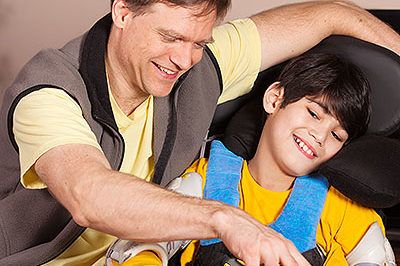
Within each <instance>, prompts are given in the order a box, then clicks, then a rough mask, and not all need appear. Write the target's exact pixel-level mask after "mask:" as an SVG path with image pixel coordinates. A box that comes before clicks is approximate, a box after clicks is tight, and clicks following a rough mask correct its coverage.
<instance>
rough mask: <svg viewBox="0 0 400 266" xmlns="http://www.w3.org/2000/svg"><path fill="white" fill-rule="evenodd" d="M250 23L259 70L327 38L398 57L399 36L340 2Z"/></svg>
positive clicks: (282, 10) (282, 11) (297, 7)
mask: <svg viewBox="0 0 400 266" xmlns="http://www.w3.org/2000/svg"><path fill="white" fill-rule="evenodd" d="M251 19H252V20H253V21H254V22H255V24H256V25H257V28H258V30H259V32H260V37H261V45H262V59H261V70H264V69H266V68H268V67H270V66H273V65H276V64H278V63H280V62H283V61H285V60H287V59H289V58H292V57H294V56H297V55H299V54H302V53H303V52H305V51H306V50H308V49H310V48H311V47H313V46H314V45H316V44H318V43H319V42H320V41H321V40H323V39H324V38H326V37H328V36H330V35H347V36H352V37H355V38H358V39H362V40H365V41H368V42H372V43H375V44H378V45H380V46H383V47H386V48H388V49H390V50H392V51H394V52H396V53H397V54H400V36H399V34H397V33H396V32H395V31H394V30H393V29H391V28H390V27H389V26H388V25H386V24H385V23H384V22H382V21H380V20H379V19H377V18H376V17H374V16H373V15H371V14H370V13H369V12H367V11H366V10H364V9H362V8H360V7H358V6H356V5H354V4H351V3H349V2H344V1H316V2H306V3H298V4H291V5H285V6H281V7H277V8H274V9H271V10H267V11H264V12H261V13H259V14H256V15H254V16H252V17H251Z"/></svg>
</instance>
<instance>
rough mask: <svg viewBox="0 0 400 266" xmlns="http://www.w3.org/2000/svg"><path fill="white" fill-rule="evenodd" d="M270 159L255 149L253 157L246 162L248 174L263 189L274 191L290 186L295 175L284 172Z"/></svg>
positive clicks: (284, 189) (285, 189)
mask: <svg viewBox="0 0 400 266" xmlns="http://www.w3.org/2000/svg"><path fill="white" fill-rule="evenodd" d="M272 161H273V159H272V158H265V156H263V155H261V154H260V151H259V150H257V152H256V154H255V156H254V157H253V159H251V160H250V161H249V162H248V168H249V171H250V174H251V176H252V177H253V178H254V180H256V182H257V183H258V184H259V185H260V186H262V187H263V188H265V189H268V190H271V191H276V192H282V191H287V190H288V189H290V188H291V187H292V185H293V182H294V180H295V178H296V177H293V176H289V175H287V174H285V173H284V172H283V171H281V170H280V169H279V167H278V166H277V165H276V164H273V163H272Z"/></svg>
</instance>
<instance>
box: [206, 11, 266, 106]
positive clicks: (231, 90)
mask: <svg viewBox="0 0 400 266" xmlns="http://www.w3.org/2000/svg"><path fill="white" fill-rule="evenodd" d="M213 38H214V42H213V43H212V44H209V45H208V47H209V48H210V50H211V51H212V52H213V54H214V56H215V57H216V60H217V62H218V65H219V67H220V69H221V74H222V81H223V87H224V88H223V92H222V94H221V96H220V98H219V100H218V103H223V102H226V101H229V100H232V99H234V98H237V97H239V96H241V95H243V94H246V93H247V92H249V91H250V89H251V88H252V86H253V83H254V81H255V80H256V78H257V75H258V73H259V71H260V67H261V39H260V35H259V33H258V30H257V27H256V25H255V24H254V22H253V21H252V20H251V19H249V18H248V19H239V20H234V21H231V22H228V23H226V24H223V25H221V26H218V27H216V28H215V29H214V31H213Z"/></svg>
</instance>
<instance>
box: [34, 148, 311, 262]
mask: <svg viewBox="0 0 400 266" xmlns="http://www.w3.org/2000/svg"><path fill="white" fill-rule="evenodd" d="M35 171H36V173H37V174H38V176H39V177H40V178H41V180H42V181H43V182H44V183H46V185H47V186H48V188H49V190H50V191H51V193H52V194H53V195H54V196H55V197H56V198H57V199H58V200H59V201H60V202H61V203H62V204H63V205H64V206H65V207H66V208H67V209H68V210H69V211H70V212H71V214H72V216H73V219H74V220H75V221H76V222H77V223H78V224H79V225H81V226H84V227H90V228H93V229H96V230H98V231H102V232H105V233H108V234H112V235H115V236H117V237H119V238H123V239H129V240H132V241H145V242H159V241H169V240H175V239H205V238H214V237H218V238H221V239H222V240H223V241H224V243H225V244H226V245H227V247H228V248H229V249H230V250H231V251H232V253H233V254H234V255H236V256H237V257H238V258H241V259H243V260H244V261H245V262H246V263H247V264H248V265H259V264H260V262H261V263H264V264H266V265H277V264H278V262H280V263H281V264H282V265H308V264H307V262H306V261H305V260H304V258H303V257H302V256H301V255H300V253H299V252H298V251H297V250H296V248H295V247H294V245H293V244H292V243H291V242H289V241H288V240H286V239H285V238H283V237H282V236H281V235H280V234H278V233H276V232H275V231H273V230H271V229H269V228H268V227H266V226H264V225H262V224H260V223H258V222H257V221H256V220H254V219H253V218H251V217H250V216H249V215H247V214H246V213H245V212H243V211H242V210H239V209H237V208H233V207H230V206H226V205H223V204H222V203H219V202H215V201H207V200H201V199H197V198H189V197H184V196H181V195H178V194H177V193H174V192H171V191H167V190H165V189H162V188H160V187H158V186H156V185H153V184H150V183H147V182H145V181H143V180H141V179H139V178H136V177H133V176H130V175H127V174H123V173H119V172H117V171H114V170H112V169H111V168H110V166H109V164H108V162H107V160H106V158H105V157H104V155H103V154H102V153H101V152H100V151H99V150H98V149H97V148H95V147H92V146H90V145H83V144H68V145H62V146H58V147H55V148H53V149H51V150H49V151H47V152H46V153H44V154H43V155H42V156H41V157H40V158H39V159H38V160H37V161H36V163H35ZM177 225H179V226H177Z"/></svg>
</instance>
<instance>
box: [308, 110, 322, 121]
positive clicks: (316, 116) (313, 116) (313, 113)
mask: <svg viewBox="0 0 400 266" xmlns="http://www.w3.org/2000/svg"><path fill="white" fill-rule="evenodd" d="M307 111H308V113H309V114H310V115H311V117H312V118H315V119H319V117H318V115H317V113H315V112H314V111H312V110H311V109H309V108H307Z"/></svg>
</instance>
